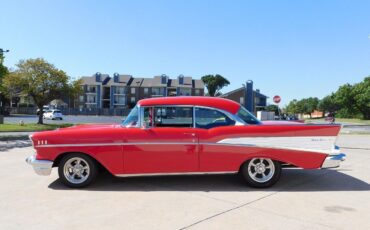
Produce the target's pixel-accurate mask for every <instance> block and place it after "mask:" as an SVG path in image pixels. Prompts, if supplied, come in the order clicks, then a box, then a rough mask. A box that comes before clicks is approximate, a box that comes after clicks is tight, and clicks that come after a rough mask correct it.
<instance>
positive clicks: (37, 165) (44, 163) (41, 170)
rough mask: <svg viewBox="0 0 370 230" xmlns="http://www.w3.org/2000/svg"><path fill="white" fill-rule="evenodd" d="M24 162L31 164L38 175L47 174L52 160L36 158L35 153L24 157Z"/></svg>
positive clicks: (49, 171) (51, 165) (49, 172)
mask: <svg viewBox="0 0 370 230" xmlns="http://www.w3.org/2000/svg"><path fill="white" fill-rule="evenodd" d="M26 162H27V163H28V164H30V165H32V166H33V170H35V172H36V173H37V174H38V175H41V176H49V175H50V174H51V169H52V167H53V161H48V160H37V159H36V157H35V155H32V156H29V157H27V158H26Z"/></svg>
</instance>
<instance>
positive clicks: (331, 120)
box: [325, 113, 335, 123]
mask: <svg viewBox="0 0 370 230" xmlns="http://www.w3.org/2000/svg"><path fill="white" fill-rule="evenodd" d="M325 121H326V122H329V123H334V122H335V114H334V113H328V115H327V116H326V117H325Z"/></svg>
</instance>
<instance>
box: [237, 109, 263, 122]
mask: <svg viewBox="0 0 370 230" xmlns="http://www.w3.org/2000/svg"><path fill="white" fill-rule="evenodd" d="M236 115H237V116H238V117H240V118H241V119H242V120H243V121H244V122H246V123H247V124H249V125H257V124H261V122H260V121H259V120H258V119H257V118H256V117H255V116H253V114H251V113H250V112H249V111H248V110H247V109H246V108H244V107H243V106H240V109H239V111H238V112H237V113H236Z"/></svg>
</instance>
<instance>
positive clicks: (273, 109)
mask: <svg viewBox="0 0 370 230" xmlns="http://www.w3.org/2000/svg"><path fill="white" fill-rule="evenodd" d="M266 111H269V112H274V113H275V115H276V116H278V115H279V114H280V113H279V107H278V106H277V105H268V106H266Z"/></svg>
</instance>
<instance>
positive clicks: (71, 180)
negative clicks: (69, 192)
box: [58, 153, 98, 188]
mask: <svg viewBox="0 0 370 230" xmlns="http://www.w3.org/2000/svg"><path fill="white" fill-rule="evenodd" d="M97 170H98V168H97V165H96V163H95V162H94V160H92V159H91V158H90V157H89V156H87V155H84V154H81V153H71V154H68V155H66V156H65V157H63V158H62V160H61V161H60V163H59V168H58V173H59V178H60V179H61V181H62V182H63V184H65V185H67V186H68V187H72V188H82V187H85V186H88V185H89V184H91V183H92V182H93V181H94V180H95V178H96V175H97V172H98V171H97Z"/></svg>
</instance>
